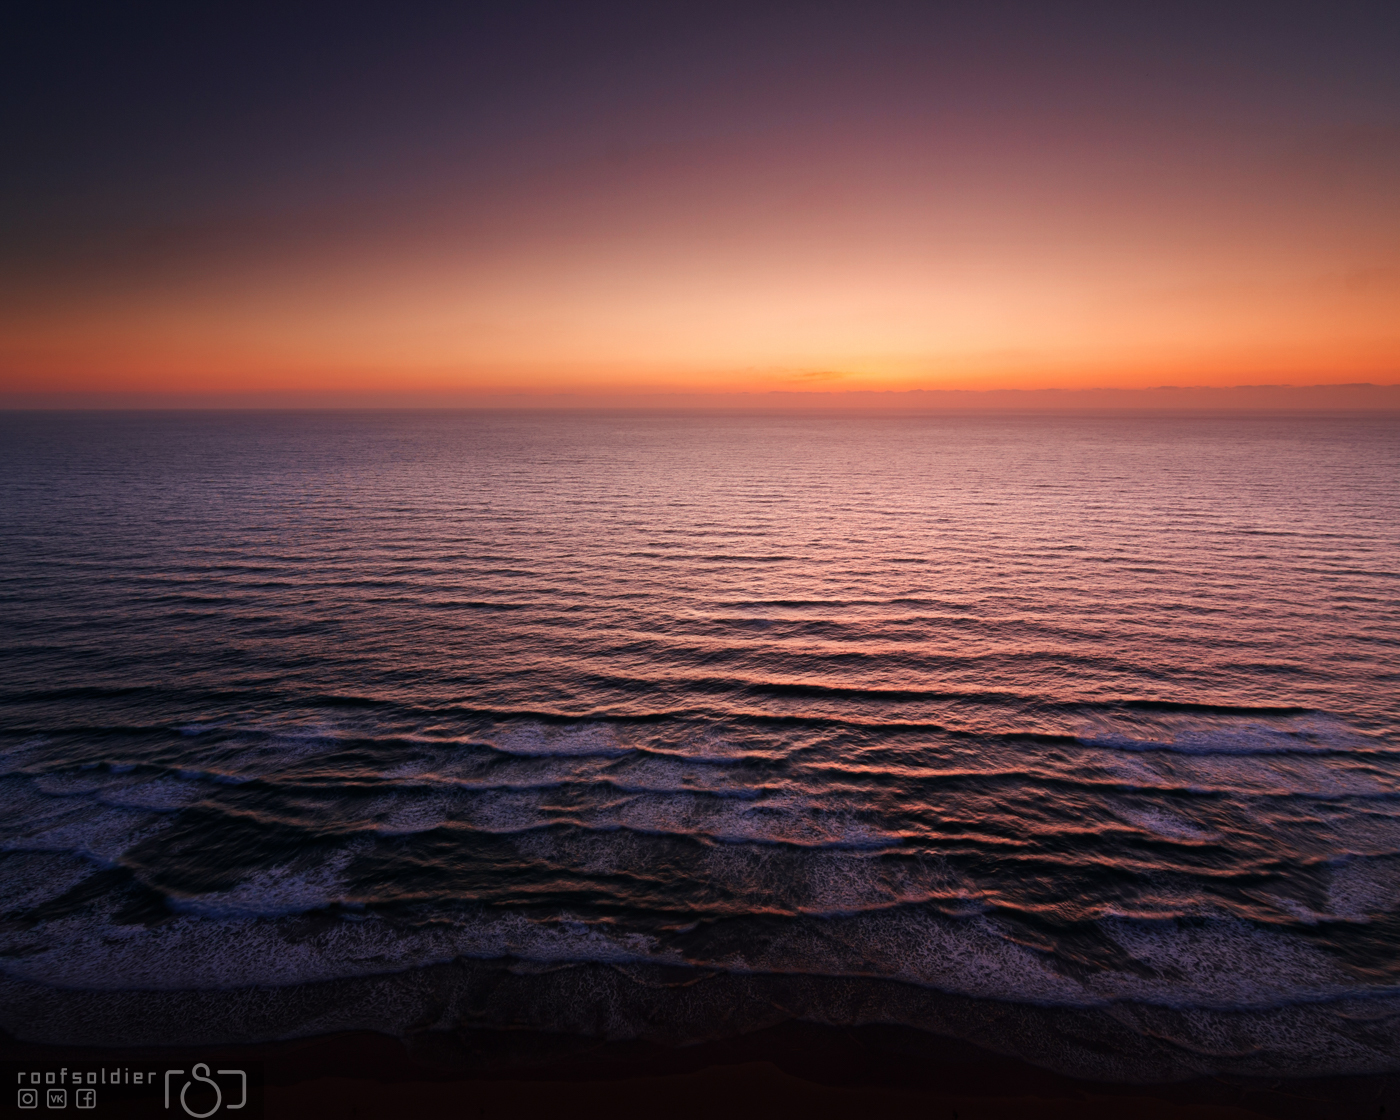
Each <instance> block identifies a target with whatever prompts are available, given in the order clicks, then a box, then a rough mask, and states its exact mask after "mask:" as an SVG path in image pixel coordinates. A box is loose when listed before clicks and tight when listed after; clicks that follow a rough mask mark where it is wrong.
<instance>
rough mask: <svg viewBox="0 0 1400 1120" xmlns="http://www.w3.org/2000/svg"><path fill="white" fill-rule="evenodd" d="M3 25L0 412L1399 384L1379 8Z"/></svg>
mask: <svg viewBox="0 0 1400 1120" xmlns="http://www.w3.org/2000/svg"><path fill="white" fill-rule="evenodd" d="M29 9H30V10H29V11H28V13H27V14H23V15H21V16H20V18H19V20H18V21H17V22H16V23H14V24H12V25H11V26H10V28H9V29H8V30H7V34H6V36H5V42H4V45H3V47H0V52H2V53H0V70H3V74H2V75H0V91H3V92H2V93H0V96H3V98H4V101H5V104H6V113H5V119H6V121H7V128H6V143H5V146H4V151H3V155H0V160H3V166H4V176H3V181H0V192H2V193H3V200H2V201H3V206H0V230H3V236H0V403H3V402H4V401H5V400H7V399H8V400H18V399H21V398H24V399H31V398H34V397H35V395H36V394H37V395H39V396H41V397H43V398H44V399H46V400H62V401H72V402H77V403H82V402H83V401H85V400H92V399H96V397H97V396H102V399H104V400H110V399H113V398H114V397H116V398H120V397H121V396H122V395H123V394H126V395H131V396H132V397H133V399H135V397H137V396H141V395H143V394H144V396H143V397H142V399H153V398H152V394H154V395H156V396H157V397H158V396H159V395H160V394H183V397H182V399H190V398H192V397H198V396H200V395H201V394H202V395H207V396H209V397H210V399H213V398H214V397H215V396H219V395H220V394H222V395H223V396H225V397H227V396H228V395H229V394H235V395H237V394H242V395H243V396H244V397H245V398H248V399H251V397H250V396H249V395H252V397H256V396H257V395H258V394H263V395H267V394H272V395H276V394H288V393H291V394H301V398H304V399H307V400H314V399H318V395H320V396H321V397H324V399H326V400H328V401H329V400H333V399H341V398H343V397H344V395H345V394H347V393H348V394H357V393H358V394H362V395H365V394H368V395H369V396H371V397H372V396H373V395H374V394H381V395H383V394H390V395H395V399H403V400H411V399H413V398H414V396H415V394H417V395H419V396H421V397H422V398H423V399H428V398H429V397H432V398H433V399H443V395H444V394H446V395H448V396H449V397H450V396H451V395H452V394H459V395H462V394H465V395H466V397H471V396H472V395H473V394H475V395H477V396H481V395H484V396H485V397H490V396H491V395H493V394H496V395H501V394H514V395H516V396H517V397H519V396H520V395H522V394H524V395H525V396H527V397H528V396H529V395H531V394H544V395H547V394H559V393H568V394H575V395H579V396H582V397H587V396H589V395H598V396H607V395H608V394H614V395H615V394H619V393H637V392H649V393H663V394H665V393H692V394H693V393H767V392H772V391H775V390H776V391H781V392H789V393H795V392H803V393H813V392H816V393H842V392H847V391H851V390H860V391H871V390H874V391H889V390H895V391H900V390H913V389H921V390H940V389H959V390H967V389H973V390H987V389H997V390H1008V389H1050V388H1057V389H1085V388H1109V389H1132V388H1138V387H1145V386H1159V385H1164V384H1170V385H1184V386H1234V385H1252V384H1265V383H1267V384H1292V385H1318V384H1321V385H1330V384H1340V383H1350V382H1375V383H1378V384H1393V383H1396V382H1400V313H1397V311H1400V201H1397V200H1400V66H1396V65H1395V52H1396V44H1397V43H1400V6H1397V5H1396V4H1394V3H1393V2H1392V3H1376V4H1346V3H1329V4H1322V3H1317V4H1310V5H1289V4H1284V3H1267V4H1263V3H1261V4H1228V3H1225V4H1221V3H1212V4H1190V3H1145V2H1144V3H1133V2H1131V0H1120V2H1116V3H1103V4H1096V3H1044V2H1040V3H1029V4H1010V3H994V2H991V3H977V4H939V3H923V4H900V3H878V2H866V3H859V4H857V3H846V4H822V3H817V2H811V3H800V4H755V3H747V4H733V5H730V4H699V3H697V4H657V3H647V4H636V5H626V4H607V3H565V4H558V5H551V4H533V3H514V4H498V5H443V6H433V5H421V4H420V5H413V4H406V5H396V6H390V5H383V6H377V7H376V6H366V5H354V4H341V5H335V6H329V5H327V6H290V7H283V6H262V5H254V4H236V5H235V4H223V5H221V4H198V5H191V4H184V5H179V6H175V5H171V6H160V5H149V6H146V5H139V6H138V5H111V4H100V5H92V6H81V5H64V4H59V3H55V4H43V5H30V6H29ZM337 395H339V396H337ZM466 397H463V399H466Z"/></svg>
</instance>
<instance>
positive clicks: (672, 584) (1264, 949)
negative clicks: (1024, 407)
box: [0, 411, 1400, 1080]
mask: <svg viewBox="0 0 1400 1120" xmlns="http://www.w3.org/2000/svg"><path fill="white" fill-rule="evenodd" d="M0 485H2V486H3V497H2V498H0V805H2V806H3V809H4V812H3V815H0V912H2V914H0V1027H3V1029H4V1030H5V1031H8V1032H9V1033H10V1034H11V1035H13V1036H15V1037H16V1038H18V1039H22V1040H26V1041H35V1042H50V1043H63V1044H70V1045H87V1046H109V1045H128V1046H154V1045H166V1044H177V1043H178V1044H186V1045H189V1044H205V1043H208V1044H215V1043H218V1044H226V1043H237V1042H248V1041H262V1040H270V1039H287V1038H297V1037H305V1036H309V1035H315V1034H323V1033H327V1032H331V1031H340V1030H353V1029H368V1030H376V1031H383V1032H387V1033H390V1034H396V1035H399V1036H406V1035H409V1034H412V1033H413V1032H423V1031H458V1032H466V1036H467V1037H470V1032H471V1031H472V1030H475V1029H484V1028H512V1029H522V1028H523V1029H530V1030H536V1031H553V1032H559V1033H561V1034H564V1035H575V1036H584V1037H592V1038H606V1039H647V1040H653V1041H659V1042H664V1043H671V1044H683V1043H687V1042H696V1041H700V1040H705V1039H713V1038H718V1037H724V1036H726V1035H735V1034H740V1033H743V1032H747V1031H752V1030H757V1029H760V1028H762V1027H765V1026H768V1025H772V1024H775V1023H780V1022H783V1021H787V1020H802V1021H807V1022H813V1023H826V1024H832V1025H838V1026H840V1025H851V1026H854V1025H858V1024H869V1023H887V1024H899V1025H902V1026H905V1027H913V1028H917V1029H919V1030H922V1031H926V1032H929V1033H930V1034H932V1035H942V1036H952V1037H957V1038H961V1039H965V1040H968V1041H971V1042H975V1043H977V1044H978V1045H980V1046H984V1047H987V1048H989V1049H992V1050H995V1051H998V1052H1000V1053H1004V1054H1011V1055H1015V1056H1018V1057H1021V1058H1024V1059H1026V1060H1028V1061H1031V1062H1033V1063H1036V1064H1038V1065H1041V1066H1044V1067H1047V1068H1050V1069H1054V1070H1056V1071H1058V1072H1061V1073H1068V1074H1071V1075H1073V1076H1080V1077H1094V1078H1100V1079H1108V1080H1172V1079H1181V1078H1188V1077H1195V1076H1201V1075H1205V1074H1219V1073H1225V1074H1239V1075H1269V1076H1272V1075H1276V1074H1280V1073H1282V1074H1289V1075H1299V1076H1302V1075H1307V1076H1321V1075H1330V1074H1347V1073H1375V1072H1385V1071H1391V1072H1394V1071H1400V1029H1397V1028H1398V1027H1400V952H1397V948H1400V704H1398V703H1397V682H1400V657H1397V655H1400V422H1397V418H1396V417H1395V416H1393V415H1380V414H1372V415H1363V414H1354V415H1342V414H1333V415H1302V414H1282V413H1279V414H1231V413H1156V414H1147V413H1139V414H1134V413H1107V412H1105V413H1083V414H1058V413H1048V412H1047V413H1040V414H1017V413H981V414H978V413H968V414H956V413H945V414H934V415H884V414H877V413H868V414H856V415H840V416H837V415H826V414H816V413H808V414H800V413H787V414H784V413H770V414H760V413H752V414H745V413H728V414H701V413H671V414H667V413H642V412H636V413H624V412H618V413H588V412H559V413H550V412H525V411H521V412H487V411H478V412H467V411H463V412H453V411H436V412H434V411H424V412H412V411H402V412H395V411H386V412H354V411H346V412H305V413H294V412H205V413H192V412H191V413H180V412H168V413H158V412H151V413H134V412H107V413H56V412H55V413H22V412H11V413H6V414H3V415H0Z"/></svg>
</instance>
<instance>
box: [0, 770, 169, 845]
mask: <svg viewBox="0 0 1400 1120" xmlns="http://www.w3.org/2000/svg"><path fill="white" fill-rule="evenodd" d="M0 796H2V797H3V798H4V801H5V806H6V809H7V815H6V817H5V819H4V820H3V822H0V849H4V850H7V851H47V852H71V853H73V854H75V855H79V856H83V857H85V858H88V859H92V860H95V861H97V862H99V863H103V864H113V863H115V862H117V860H118V859H119V858H120V857H121V855H122V854H123V853H124V852H126V851H127V850H128V849H130V848H131V847H133V846H134V845H136V844H138V843H140V842H142V841H144V840H147V839H149V838H150V837H151V836H154V835H155V834H156V833H157V832H159V831H160V830H161V829H162V828H164V827H166V825H167V824H168V821H167V820H166V819H165V818H164V817H162V816H161V815H160V814H158V813H151V812H145V811H140V810H134V809H120V808H114V807H111V806H106V805H98V804H94V802H93V801H92V800H91V799H90V798H87V797H79V796H70V797H56V796H53V795H51V794H46V793H43V792H41V791H40V790H39V789H38V786H37V784H36V783H34V782H30V781H27V780H25V779H23V778H19V777H16V776H11V777H9V778H5V779H0Z"/></svg>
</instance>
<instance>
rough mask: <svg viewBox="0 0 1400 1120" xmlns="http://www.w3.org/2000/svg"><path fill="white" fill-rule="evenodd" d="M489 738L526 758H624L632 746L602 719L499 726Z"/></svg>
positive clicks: (498, 746) (503, 749) (501, 748)
mask: <svg viewBox="0 0 1400 1120" xmlns="http://www.w3.org/2000/svg"><path fill="white" fill-rule="evenodd" d="M489 741H490V744H491V746H492V747H494V748H495V749H496V750H498V751H501V752H502V753H503V754H514V755H521V756H524V757H526V758H550V757H572V758H587V757H599V758H620V757H621V756H623V755H625V754H627V753H628V752H629V751H630V750H631V749H632V748H631V747H628V746H627V745H625V744H623V743H622V742H620V741H619V739H618V737H617V733H616V731H615V730H614V729H613V728H612V727H610V726H608V725H607V724H602V723H597V724H582V725H572V726H568V727H546V726H543V725H541V724H525V725H520V726H515V727H507V728H505V729H503V730H499V731H497V732H496V733H495V734H494V735H492V736H491V738H490V740H489Z"/></svg>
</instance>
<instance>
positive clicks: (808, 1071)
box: [0, 1021, 1400, 1120]
mask: <svg viewBox="0 0 1400 1120" xmlns="http://www.w3.org/2000/svg"><path fill="white" fill-rule="evenodd" d="M0 1060H5V1061H44V1062H69V1063H79V1062H97V1061H101V1062H117V1061H120V1062H125V1063H134V1062H136V1061H141V1060H151V1061H159V1062H162V1063H171V1062H176V1061H187V1062H194V1061H206V1062H210V1063H215V1062H217V1063H221V1064H224V1063H227V1064H232V1063H239V1062H241V1063H261V1064H262V1068H263V1070H264V1077H265V1086H266V1088H265V1093H266V1096H265V1112H264V1115H265V1116H266V1117H267V1118H268V1120H280V1118H282V1117H287V1118H289V1120H290V1118H291V1117H304V1116H307V1115H308V1114H312V1115H337V1116H346V1117H354V1118H355V1120H375V1118H376V1117H380V1116H385V1117H389V1116H424V1117H430V1116H436V1115H445V1116H446V1115H456V1116H471V1117H479V1118H481V1120H487V1118H491V1117H500V1118H502V1120H506V1118H510V1117H529V1116H545V1115H551V1116H557V1115H559V1114H560V1113H561V1111H565V1112H569V1113H576V1112H578V1111H580V1110H583V1111H584V1112H585V1114H592V1113H594V1112H599V1111H602V1110H606V1111H607V1113H608V1115H610V1116H613V1117H618V1118H624V1117H630V1116H638V1117H641V1116H656V1115H658V1114H664V1115H666V1116H668V1117H687V1116H696V1117H700V1116H707V1117H708V1116H714V1115H715V1114H716V1113H717V1112H719V1111H721V1110H722V1111H723V1112H724V1113H727V1114H729V1115H731V1116H735V1117H739V1116H748V1115H754V1116H767V1117H772V1116H782V1115H802V1116H804V1117H823V1116H850V1115H853V1110H854V1109H858V1108H859V1109H868V1110H873V1109H876V1108H878V1109H882V1110H884V1111H892V1112H896V1113H908V1114H910V1115H913V1114H917V1115H921V1116H927V1117H948V1118H952V1117H956V1118H957V1120H1002V1118H1009V1117H1013V1116H1016V1117H1022V1116H1037V1117H1049V1118H1059V1117H1065V1118H1069V1117H1079V1118H1085V1120H1095V1118H1105V1120H1106V1118H1109V1117H1117V1116H1132V1117H1144V1118H1153V1117H1163V1118H1166V1117H1175V1116H1180V1117H1196V1118H1200V1120H1205V1118H1215V1120H1227V1118H1231V1117H1233V1118H1237V1120H1247V1118H1249V1117H1269V1118H1274V1120H1324V1118H1325V1120H1343V1118H1351V1117H1355V1118H1357V1120H1361V1118H1363V1117H1365V1118H1372V1120H1375V1118H1381V1117H1385V1116H1387V1115H1390V1116H1394V1115H1397V1114H1400V1076H1398V1075H1375V1076H1367V1075H1353V1076H1347V1077H1331V1078H1312V1079H1297V1080H1281V1079H1261V1078H1244V1077H1210V1078H1199V1079H1195V1080H1191V1081H1182V1082H1171V1083H1158V1084H1134V1083H1125V1082H1095V1081H1085V1080H1080V1079H1075V1078H1070V1077H1065V1076H1063V1075H1060V1074H1057V1073H1053V1072H1051V1071H1049V1070H1045V1069H1041V1068H1039V1067H1036V1066H1033V1065H1031V1064H1029V1063H1027V1062H1025V1061H1022V1060H1020V1059H1018V1058H1012V1057H1006V1056H1003V1055H999V1054H995V1053H993V1052H991V1051H988V1050H984V1049H982V1048H980V1047H978V1046H975V1045H974V1044H972V1043H969V1042H964V1041H960V1040H957V1039H953V1038H947V1037H943V1036H938V1035H930V1034H926V1033H924V1032H921V1031H917V1030H914V1029H911V1028H907V1027H897V1026H861V1027H851V1028H841V1027H826V1026H817V1025H813V1024H808V1023H802V1022H796V1021H792V1022H788V1023H784V1024H781V1025H778V1026H774V1027H768V1028H764V1029H762V1030H759V1031H755V1032H752V1033H749V1034H744V1035H738V1036H735V1037H732V1038H726V1039H720V1040H715V1041H709V1042H702V1043H697V1044H694V1045H690V1046H680V1047H675V1046H667V1045H664V1044H660V1043H653V1042H604V1041H598V1040H594V1039H587V1038H581V1037H577V1036H571V1035H560V1034H549V1033H544V1032H538V1031H527V1030H518V1031H516V1030H500V1029H484V1028H468V1029H463V1030H457V1031H451V1032H448V1031H424V1032H421V1033H418V1034H415V1035H412V1036H410V1037H409V1038H408V1039H407V1040H402V1039H399V1038H395V1037H393V1036H390V1035H386V1034H378V1033H375V1032H371V1031H346V1032H340V1033H336V1034H328V1035H320V1036H316V1037H310V1038H304V1039H297V1040H292V1041H283V1042H263V1043H250V1044H242V1045H235V1046H208V1047H160V1048H152V1047H134V1048H110V1047H75V1046H57V1045H47V1044H38V1043H27V1042H23V1041H20V1040H17V1039H14V1038H11V1037H5V1038H4V1039H3V1040H0ZM149 1114H150V1110H149V1108H144V1109H137V1108H133V1109H131V1110H129V1111H122V1110H117V1111H110V1110H109V1111H108V1115H131V1116H138V1115H149Z"/></svg>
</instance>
